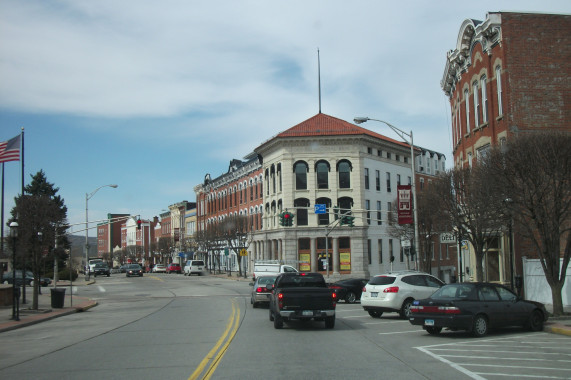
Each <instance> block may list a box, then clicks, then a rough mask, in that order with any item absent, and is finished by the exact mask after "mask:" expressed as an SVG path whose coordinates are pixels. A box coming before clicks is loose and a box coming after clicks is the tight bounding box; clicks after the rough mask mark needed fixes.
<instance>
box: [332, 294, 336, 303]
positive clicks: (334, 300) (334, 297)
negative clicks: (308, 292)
mask: <svg viewBox="0 0 571 380" xmlns="http://www.w3.org/2000/svg"><path fill="white" fill-rule="evenodd" d="M331 297H333V303H335V302H337V293H335V292H333V293H331Z"/></svg>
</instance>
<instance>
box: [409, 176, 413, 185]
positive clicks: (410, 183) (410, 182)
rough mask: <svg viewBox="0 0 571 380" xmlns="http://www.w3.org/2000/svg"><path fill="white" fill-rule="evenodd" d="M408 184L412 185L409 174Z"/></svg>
mask: <svg viewBox="0 0 571 380" xmlns="http://www.w3.org/2000/svg"><path fill="white" fill-rule="evenodd" d="M408 184H409V185H411V186H412V178H411V176H408Z"/></svg>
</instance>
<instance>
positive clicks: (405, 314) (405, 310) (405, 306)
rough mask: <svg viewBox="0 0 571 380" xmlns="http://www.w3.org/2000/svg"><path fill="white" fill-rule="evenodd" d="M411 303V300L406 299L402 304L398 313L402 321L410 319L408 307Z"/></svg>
mask: <svg viewBox="0 0 571 380" xmlns="http://www.w3.org/2000/svg"><path fill="white" fill-rule="evenodd" d="M412 301H414V300H413V299H412V298H407V299H406V300H404V302H403V303H402V306H401V308H400V313H399V314H400V317H401V318H402V319H408V318H409V317H410V314H411V313H410V306H411V305H412Z"/></svg>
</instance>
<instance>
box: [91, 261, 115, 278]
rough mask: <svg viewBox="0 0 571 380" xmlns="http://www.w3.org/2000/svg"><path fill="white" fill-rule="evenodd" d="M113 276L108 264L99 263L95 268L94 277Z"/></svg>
mask: <svg viewBox="0 0 571 380" xmlns="http://www.w3.org/2000/svg"><path fill="white" fill-rule="evenodd" d="M110 275H111V269H109V267H108V266H107V264H106V263H97V264H95V266H94V267H93V276H95V277H97V276H107V277H109V276H110Z"/></svg>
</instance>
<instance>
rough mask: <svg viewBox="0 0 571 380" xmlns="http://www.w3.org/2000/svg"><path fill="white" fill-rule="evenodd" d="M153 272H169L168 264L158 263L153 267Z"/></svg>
mask: <svg viewBox="0 0 571 380" xmlns="http://www.w3.org/2000/svg"><path fill="white" fill-rule="evenodd" d="M153 273H167V266H166V265H165V264H156V265H155V266H154V267H153Z"/></svg>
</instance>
